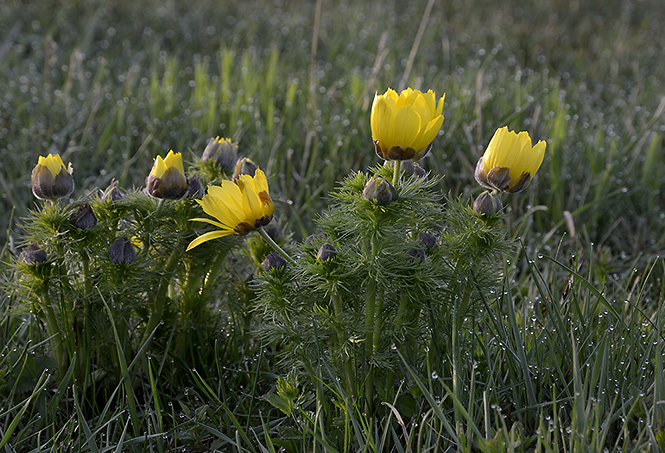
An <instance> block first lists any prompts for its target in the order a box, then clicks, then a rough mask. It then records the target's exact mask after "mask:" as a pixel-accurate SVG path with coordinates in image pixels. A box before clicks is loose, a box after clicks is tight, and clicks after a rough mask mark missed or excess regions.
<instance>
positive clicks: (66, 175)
mask: <svg viewBox="0 0 665 453" xmlns="http://www.w3.org/2000/svg"><path fill="white" fill-rule="evenodd" d="M73 171H74V170H73V169H72V164H71V163H70V164H69V168H65V164H64V163H63V162H62V159H61V158H60V156H59V155H58V154H49V155H48V156H47V157H44V156H39V161H38V162H37V165H35V168H34V169H33V170H32V193H33V194H34V195H35V197H37V198H39V199H40V200H55V199H56V198H62V197H66V196H67V195H69V194H71V193H72V192H73V191H74V178H72V172H73Z"/></svg>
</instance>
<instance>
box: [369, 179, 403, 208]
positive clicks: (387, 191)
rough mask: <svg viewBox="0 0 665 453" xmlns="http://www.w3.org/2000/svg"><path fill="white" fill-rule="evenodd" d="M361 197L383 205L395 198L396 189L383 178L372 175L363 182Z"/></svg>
mask: <svg viewBox="0 0 665 453" xmlns="http://www.w3.org/2000/svg"><path fill="white" fill-rule="evenodd" d="M363 198H364V199H365V200H368V201H376V202H377V203H378V205H379V206H385V205H387V204H390V203H392V202H393V201H395V200H396V199H397V191H396V190H395V188H394V187H393V186H392V184H390V183H389V182H388V181H386V180H385V179H383V178H381V177H376V178H375V177H372V178H370V180H369V181H367V184H365V189H364V190H363Z"/></svg>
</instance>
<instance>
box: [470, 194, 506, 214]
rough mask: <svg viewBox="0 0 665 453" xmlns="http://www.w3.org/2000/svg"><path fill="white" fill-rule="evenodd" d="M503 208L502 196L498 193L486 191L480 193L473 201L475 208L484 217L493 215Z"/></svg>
mask: <svg viewBox="0 0 665 453" xmlns="http://www.w3.org/2000/svg"><path fill="white" fill-rule="evenodd" d="M501 209H503V204H502V203H501V198H499V195H498V194H495V193H493V192H489V191H487V190H486V191H485V192H483V193H481V194H480V195H478V198H476V200H475V201H474V202H473V210H474V211H476V213H478V214H480V215H481V216H483V217H491V216H493V215H494V214H497V213H498V212H500V211H501Z"/></svg>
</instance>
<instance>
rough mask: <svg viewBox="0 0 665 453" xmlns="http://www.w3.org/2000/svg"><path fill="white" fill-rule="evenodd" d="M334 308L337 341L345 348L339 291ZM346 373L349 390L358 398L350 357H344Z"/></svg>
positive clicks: (334, 297) (334, 301) (333, 296)
mask: <svg viewBox="0 0 665 453" xmlns="http://www.w3.org/2000/svg"><path fill="white" fill-rule="evenodd" d="M332 300H333V308H334V309H335V322H336V323H337V342H338V345H339V349H340V350H342V349H343V348H344V343H346V338H345V335H344V329H343V328H342V322H343V319H342V314H343V311H342V301H341V300H340V296H339V293H337V292H335V293H334V294H333V295H332ZM344 374H345V375H346V376H345V377H346V385H347V386H348V390H349V392H350V393H351V396H352V397H353V399H355V398H356V388H355V386H354V385H353V369H352V368H351V361H350V359H349V358H346V359H344Z"/></svg>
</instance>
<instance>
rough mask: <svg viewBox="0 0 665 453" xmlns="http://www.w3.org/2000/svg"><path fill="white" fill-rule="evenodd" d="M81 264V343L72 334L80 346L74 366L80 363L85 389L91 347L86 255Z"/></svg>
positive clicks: (89, 287)
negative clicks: (82, 289)
mask: <svg viewBox="0 0 665 453" xmlns="http://www.w3.org/2000/svg"><path fill="white" fill-rule="evenodd" d="M81 263H82V264H83V285H84V288H85V294H84V295H83V303H84V307H83V316H84V321H83V335H81V336H80V337H84V338H83V341H81V338H80V337H79V332H75V333H74V334H75V335H76V336H77V338H78V339H79V345H81V346H80V349H81V351H80V352H81V354H80V355H79V359H81V360H77V364H76V366H77V367H78V366H79V363H80V364H81V366H82V367H83V370H82V371H80V372H79V374H78V376H84V382H83V384H84V388H86V387H87V384H88V378H89V377H90V355H91V354H90V352H91V351H90V348H91V346H92V324H91V322H90V316H91V313H90V293H91V292H92V281H91V280H90V259H89V258H88V256H87V255H85V254H83V256H81Z"/></svg>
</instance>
